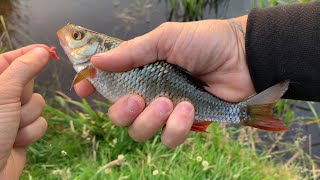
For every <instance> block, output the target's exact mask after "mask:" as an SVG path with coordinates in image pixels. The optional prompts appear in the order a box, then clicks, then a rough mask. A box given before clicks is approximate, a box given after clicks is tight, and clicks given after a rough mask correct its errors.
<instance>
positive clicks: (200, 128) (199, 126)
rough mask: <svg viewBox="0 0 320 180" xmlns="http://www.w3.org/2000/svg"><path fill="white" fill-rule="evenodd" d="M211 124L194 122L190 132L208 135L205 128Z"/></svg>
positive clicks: (208, 122)
mask: <svg viewBox="0 0 320 180" xmlns="http://www.w3.org/2000/svg"><path fill="white" fill-rule="evenodd" d="M211 123H212V122H210V121H196V122H194V123H193V124H192V127H191V131H195V132H204V133H208V131H207V128H208V126H209V125H210V124H211Z"/></svg>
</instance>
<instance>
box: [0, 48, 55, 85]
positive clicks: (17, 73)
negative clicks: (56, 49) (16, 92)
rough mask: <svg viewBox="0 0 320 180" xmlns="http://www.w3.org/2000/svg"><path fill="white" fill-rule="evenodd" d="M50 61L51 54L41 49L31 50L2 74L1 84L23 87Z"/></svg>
mask: <svg viewBox="0 0 320 180" xmlns="http://www.w3.org/2000/svg"><path fill="white" fill-rule="evenodd" d="M48 61H49V52H48V51H47V50H46V49H44V48H41V47H36V48H34V49H32V50H30V51H29V52H28V53H27V54H25V55H22V56H20V57H18V58H17V59H15V60H14V61H13V62H12V63H11V64H10V66H9V67H8V68H7V69H6V70H5V71H4V72H3V73H2V74H1V76H0V84H2V85H4V84H6V85H13V86H16V87H20V88H21V90H22V89H23V87H24V86H25V85H26V84H27V83H28V82H29V81H31V80H32V79H33V78H34V77H35V76H36V75H37V74H38V73H40V71H41V70H42V69H43V68H44V67H45V65H46V64H47V63H48Z"/></svg>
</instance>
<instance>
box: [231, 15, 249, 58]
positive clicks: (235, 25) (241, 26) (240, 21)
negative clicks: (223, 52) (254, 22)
mask: <svg viewBox="0 0 320 180" xmlns="http://www.w3.org/2000/svg"><path fill="white" fill-rule="evenodd" d="M247 19H248V16H247V15H245V16H240V17H236V18H232V19H228V20H227V21H228V23H229V25H230V26H231V29H232V32H233V34H234V36H235V37H236V41H237V47H238V50H239V53H240V56H241V58H244V59H245V57H246V51H245V36H246V27H247Z"/></svg>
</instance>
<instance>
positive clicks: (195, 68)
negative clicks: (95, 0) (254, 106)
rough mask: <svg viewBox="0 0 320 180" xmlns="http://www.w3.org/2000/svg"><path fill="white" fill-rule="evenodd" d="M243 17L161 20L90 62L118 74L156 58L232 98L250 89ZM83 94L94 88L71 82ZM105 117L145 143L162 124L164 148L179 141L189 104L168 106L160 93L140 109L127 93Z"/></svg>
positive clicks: (190, 120) (188, 123)
mask: <svg viewBox="0 0 320 180" xmlns="http://www.w3.org/2000/svg"><path fill="white" fill-rule="evenodd" d="M246 21H247V16H242V17H239V18H235V19H229V20H206V21H198V22H188V23H164V24H162V25H161V26H159V27H158V28H156V29H155V30H153V31H151V32H149V33H147V34H145V35H143V36H140V37H137V38H134V39H132V40H129V41H125V42H123V43H121V44H120V46H118V47H117V48H115V49H112V50H110V51H108V52H105V53H102V54H97V55H94V56H93V57H92V58H91V62H92V64H93V65H94V66H95V67H96V68H98V69H101V70H104V71H111V72H114V71H116V72H118V71H126V70H130V69H132V68H135V67H139V66H142V65H145V64H148V63H151V62H154V61H156V60H166V61H167V62H169V63H172V64H176V65H178V66H180V67H183V68H184V69H186V70H188V71H189V72H191V73H192V74H194V75H196V76H197V77H199V78H200V79H201V80H203V81H204V82H205V83H206V84H208V85H209V87H208V88H207V90H208V91H209V92H211V93H212V94H214V95H216V96H217V97H219V98H221V99H224V100H226V101H231V102H238V101H240V100H243V99H245V98H246V97H248V96H250V95H252V94H253V93H254V87H253V84H252V81H251V78H250V74H249V70H248V67H247V64H246V57H245V38H244V36H245V29H246ZM75 90H76V92H77V94H78V95H79V96H81V97H85V96H88V95H90V94H91V93H93V92H94V88H93V87H92V86H91V85H90V83H89V82H88V81H87V80H85V81H82V82H81V83H79V84H77V85H76V86H75ZM108 114H109V117H110V120H111V121H112V122H113V123H114V124H115V125H118V126H129V129H128V132H129V135H130V136H131V137H132V138H133V139H135V140H136V141H145V140H147V139H148V138H150V137H151V136H153V135H154V134H155V133H156V131H157V130H158V129H160V128H161V127H162V126H163V125H164V124H166V126H165V128H164V130H163V132H162V135H161V139H162V142H163V144H165V145H166V146H168V147H175V146H177V145H179V144H181V143H182V142H183V141H184V140H185V139H186V137H187V134H188V132H189V131H190V128H191V126H192V123H193V118H194V107H193V106H192V105H191V104H190V103H189V102H187V101H185V102H181V103H179V104H178V105H177V106H176V107H173V104H172V102H171V101H170V100H169V99H168V98H165V97H160V98H158V99H156V100H154V101H153V102H152V103H151V104H150V105H148V106H147V107H145V102H144V100H143V99H142V97H140V96H138V95H127V96H125V97H122V98H121V99H119V100H118V101H117V102H115V103H114V104H113V105H112V106H111V107H110V108H109V113H108Z"/></svg>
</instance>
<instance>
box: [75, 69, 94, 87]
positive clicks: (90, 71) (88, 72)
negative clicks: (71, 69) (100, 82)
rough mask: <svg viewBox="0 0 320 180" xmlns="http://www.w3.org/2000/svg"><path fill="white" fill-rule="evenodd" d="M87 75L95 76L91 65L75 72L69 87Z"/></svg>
mask: <svg viewBox="0 0 320 180" xmlns="http://www.w3.org/2000/svg"><path fill="white" fill-rule="evenodd" d="M87 77H90V78H95V77H96V70H95V69H94V68H93V67H92V66H88V67H86V68H84V69H83V70H81V71H80V72H79V73H77V74H76V76H75V77H74V79H73V81H72V84H71V89H72V88H73V87H74V86H75V85H76V84H78V83H79V82H80V81H82V80H84V79H86V78H87ZM71 89H70V90H71Z"/></svg>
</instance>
